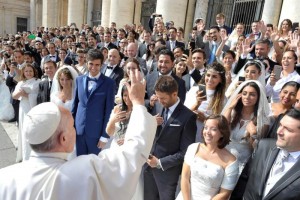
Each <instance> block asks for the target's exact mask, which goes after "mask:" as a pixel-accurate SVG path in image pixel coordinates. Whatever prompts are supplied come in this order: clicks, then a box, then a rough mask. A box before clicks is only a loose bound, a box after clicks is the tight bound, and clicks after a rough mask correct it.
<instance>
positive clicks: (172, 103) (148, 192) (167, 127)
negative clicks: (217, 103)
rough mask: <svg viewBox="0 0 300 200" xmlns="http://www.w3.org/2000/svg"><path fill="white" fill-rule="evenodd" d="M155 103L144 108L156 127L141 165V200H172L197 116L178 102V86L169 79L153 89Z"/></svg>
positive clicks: (163, 79) (193, 133)
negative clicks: (147, 153) (155, 97)
mask: <svg viewBox="0 0 300 200" xmlns="http://www.w3.org/2000/svg"><path fill="white" fill-rule="evenodd" d="M155 93H156V96H157V99H158V101H156V102H155V103H154V102H153V101H152V102H150V104H149V105H147V108H148V111H150V113H151V114H152V115H156V118H157V122H158V127H157V131H156V136H155V139H154V142H153V146H152V149H151V152H150V155H149V159H148V160H147V163H146V164H145V165H144V170H143V172H144V199H145V200H157V199H161V200H174V199H175V192H176V187H177V182H178V178H179V175H180V173H181V168H182V163H183V160H184V155H185V152H186V149H187V147H188V146H189V145H190V144H191V143H193V142H195V136H196V131H197V126H196V115H195V114H194V113H193V112H192V111H190V110H189V109H188V108H186V107H185V106H184V105H183V104H182V102H181V101H180V100H179V98H178V95H177V94H178V85H177V82H176V81H175V80H174V78H172V77H171V76H161V77H159V78H158V80H157V82H156V85H155Z"/></svg>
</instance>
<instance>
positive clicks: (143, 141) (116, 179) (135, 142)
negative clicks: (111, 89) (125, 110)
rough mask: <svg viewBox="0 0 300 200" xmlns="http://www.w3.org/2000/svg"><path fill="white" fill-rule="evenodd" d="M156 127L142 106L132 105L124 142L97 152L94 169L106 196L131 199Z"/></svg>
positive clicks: (151, 117) (153, 120)
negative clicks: (118, 146)
mask: <svg viewBox="0 0 300 200" xmlns="http://www.w3.org/2000/svg"><path fill="white" fill-rule="evenodd" d="M156 128H157V123H156V120H155V117H154V116H152V115H150V114H149V113H148V112H147V110H146V108H145V107H144V106H142V105H135V106H134V107H133V111H132V113H131V117H130V121H129V125H128V128H127V131H126V134H125V141H124V144H123V145H122V146H120V148H113V149H106V150H103V151H102V152H100V154H99V155H98V157H99V158H100V159H99V160H98V159H97V160H95V165H96V166H95V170H96V171H97V173H98V178H99V179H98V180H99V181H100V182H102V183H100V185H101V186H103V187H101V190H102V191H103V190H104V191H105V193H106V195H107V199H131V197H132V195H133V194H134V191H135V188H136V185H137V183H138V180H139V176H140V173H141V168H142V166H143V164H144V163H145V162H146V160H147V158H148V155H149V153H150V150H151V148H152V144H153V139H154V136H155V133H156Z"/></svg>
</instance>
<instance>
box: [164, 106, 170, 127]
mask: <svg viewBox="0 0 300 200" xmlns="http://www.w3.org/2000/svg"><path fill="white" fill-rule="evenodd" d="M168 113H169V108H165V109H164V115H163V118H164V122H163V126H164V125H166V123H167V121H168Z"/></svg>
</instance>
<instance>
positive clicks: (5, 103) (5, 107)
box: [0, 72, 14, 121]
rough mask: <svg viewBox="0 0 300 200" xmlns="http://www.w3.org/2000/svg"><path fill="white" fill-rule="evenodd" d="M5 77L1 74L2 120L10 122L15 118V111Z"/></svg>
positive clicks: (0, 98) (0, 116) (0, 101)
mask: <svg viewBox="0 0 300 200" xmlns="http://www.w3.org/2000/svg"><path fill="white" fill-rule="evenodd" d="M5 75H7V73H6V74H5V73H2V72H0V120H5V121H8V120H10V119H12V118H13V117H14V109H13V107H12V105H11V103H10V100H11V94H10V91H9V88H8V87H7V86H6V84H5Z"/></svg>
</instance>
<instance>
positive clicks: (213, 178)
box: [176, 143, 238, 200]
mask: <svg viewBox="0 0 300 200" xmlns="http://www.w3.org/2000/svg"><path fill="white" fill-rule="evenodd" d="M199 145H200V143H194V144H191V145H190V146H189V147H188V149H187V152H186V154H185V157H184V162H185V163H186V164H188V165H189V166H190V170H191V178H190V183H191V199H192V200H199V199H201V200H210V199H212V198H213V197H214V196H215V195H216V194H218V192H219V191H220V189H221V188H223V189H227V190H233V189H234V187H235V185H236V182H237V179H238V162H237V161H235V162H233V163H231V164H230V165H228V166H227V167H226V168H225V169H223V168H222V167H221V166H219V165H217V164H214V163H212V162H209V161H207V160H204V159H202V158H201V157H199V156H196V153H197V150H198V147H199V148H200V151H201V147H200V146H199ZM176 200H183V196H182V193H181V192H180V193H179V194H178V196H177V198H176Z"/></svg>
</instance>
